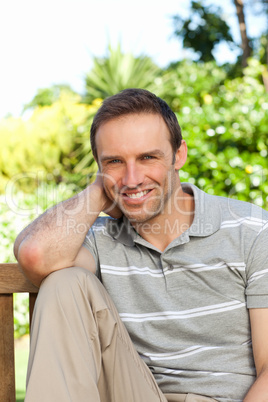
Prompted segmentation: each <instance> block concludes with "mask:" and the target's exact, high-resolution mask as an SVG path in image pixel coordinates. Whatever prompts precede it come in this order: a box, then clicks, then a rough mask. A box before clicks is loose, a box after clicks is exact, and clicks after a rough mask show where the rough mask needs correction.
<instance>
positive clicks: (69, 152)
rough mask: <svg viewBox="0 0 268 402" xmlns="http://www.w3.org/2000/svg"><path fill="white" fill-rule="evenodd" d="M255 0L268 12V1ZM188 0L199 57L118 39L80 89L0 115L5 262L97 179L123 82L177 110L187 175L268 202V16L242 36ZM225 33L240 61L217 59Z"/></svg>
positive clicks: (193, 48) (18, 303)
mask: <svg viewBox="0 0 268 402" xmlns="http://www.w3.org/2000/svg"><path fill="white" fill-rule="evenodd" d="M256 2H258V4H259V6H260V8H259V9H261V10H262V13H265V14H266V15H267V16H268V1H267V0H262V1H261V0H260V1H257V0H256V1H255V3H256ZM233 3H234V5H235V6H236V9H235V10H236V15H235V17H236V18H237V24H238V26H242V25H241V21H242V23H243V18H244V24H245V26H246V27H247V25H246V20H245V15H244V9H243V5H244V4H243V2H240V8H239V7H238V2H237V1H234V2H233ZM241 4H242V8H241ZM246 4H247V6H248V5H249V4H250V1H249V0H248V2H247V3H246ZM189 7H190V17H189V18H188V17H184V18H183V17H182V16H181V15H173V16H171V18H170V24H171V25H172V27H173V35H174V37H175V38H178V39H180V40H181V41H182V44H183V47H184V48H185V49H188V50H190V52H191V53H190V54H191V55H192V57H188V58H187V59H182V60H178V61H177V62H173V63H171V64H169V65H167V66H166V67H165V68H163V67H160V66H159V65H157V64H156V63H155V61H154V60H153V59H152V58H150V57H149V56H146V55H144V54H141V55H140V56H137V55H134V54H132V53H129V52H128V53H126V52H124V51H123V50H122V47H121V45H120V44H118V45H116V46H112V45H111V44H110V45H109V46H108V48H107V52H106V55H105V56H103V57H99V56H98V57H97V56H96V57H94V55H93V56H92V67H91V68H90V69H89V71H88V73H87V74H86V75H85V77H84V89H83V91H82V92H81V93H77V91H74V90H73V89H72V88H71V87H70V86H69V85H66V84H64V85H63V84H61V83H59V84H55V85H52V86H50V87H48V88H40V89H39V90H38V91H37V93H36V95H35V96H34V97H33V99H32V100H31V102H29V103H28V104H25V106H24V111H23V113H22V115H21V116H20V117H13V116H12V115H9V116H7V117H5V118H2V119H0V210H1V214H0V255H1V262H11V261H14V256H13V251H12V245H13V242H14V240H15V237H16V235H17V234H18V232H19V231H20V230H21V229H23V227H25V226H26V225H27V224H28V223H29V222H30V221H31V220H33V219H34V218H35V217H37V216H38V215H39V214H41V213H42V212H43V211H44V210H45V209H47V208H48V207H50V206H52V205H54V204H56V203H58V202H60V201H62V200H64V199H66V198H68V197H70V196H72V195H73V194H75V193H76V192H78V191H80V190H81V189H83V188H85V186H87V185H88V184H89V183H90V182H91V181H92V180H93V179H94V174H95V173H96V171H97V165H96V162H95V161H94V159H93V156H92V153H91V148H90V141H89V131H90V125H91V122H92V119H93V117H94V115H95V113H96V112H97V110H98V108H99V106H100V105H101V103H102V101H103V99H105V98H106V97H108V96H110V95H113V94H115V93H117V92H118V91H120V90H122V89H124V88H130V87H139V88H146V89H148V90H150V91H152V92H154V93H155V94H156V95H158V96H160V97H161V98H163V99H164V100H166V102H167V103H168V104H169V105H170V107H171V108H172V109H173V110H174V112H175V113H176V115H177V118H178V121H179V123H180V125H181V128H182V134H183V138H184V139H185V140H186V142H187V145H188V151H189V154H188V155H189V156H188V162H187V163H186V165H185V166H184V168H183V170H181V171H180V176H181V179H182V181H188V182H191V183H194V184H196V185H197V186H198V187H200V188H201V189H203V190H204V191H206V192H208V193H210V194H215V195H221V196H227V197H232V198H237V199H240V200H244V201H248V202H251V203H254V204H256V205H259V206H261V207H263V208H265V209H268V163H267V160H268V158H267V154H268V72H267V59H268V55H267V54H268V52H267V46H268V45H267V43H268V41H267V33H268V24H267V26H264V29H263V31H262V32H261V34H260V35H259V36H258V37H254V38H253V37H249V36H248V35H247V31H246V30H244V31H243V32H242V30H241V40H240V43H238V44H237V43H236V41H234V39H233V37H232V34H231V30H230V27H229V25H228V23H227V22H226V20H224V19H223V17H222V11H221V9H219V8H215V7H214V8H213V7H211V6H208V5H207V3H206V2H201V1H191V2H190V3H189ZM256 21H258V16H256ZM222 42H224V43H225V44H226V46H229V48H230V50H233V51H237V49H238V48H239V47H241V50H240V52H238V57H237V59H236V60H235V62H232V63H225V64H221V65H220V64H219V63H218V62H217V60H216V59H215V57H214V54H215V53H214V50H215V47H216V46H217V45H218V44H219V43H222ZM14 297H15V323H14V325H15V336H16V338H18V339H20V338H21V337H23V336H25V335H26V336H27V334H28V333H29V324H28V320H27V311H28V306H27V301H26V296H25V295H15V296H14ZM27 353H28V351H27V345H26V347H24V348H18V352H17V373H18V378H19V379H18V384H17V392H18V394H17V400H18V401H19V400H21V401H22V400H23V398H24V390H25V365H26V360H27Z"/></svg>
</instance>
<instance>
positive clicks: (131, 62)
mask: <svg viewBox="0 0 268 402" xmlns="http://www.w3.org/2000/svg"><path fill="white" fill-rule="evenodd" d="M93 63H94V65H93V68H92V69H91V71H90V72H89V73H88V74H87V76H86V94H85V97H84V101H85V102H86V103H91V102H92V101H93V100H94V99H96V98H100V99H105V98H107V97H108V96H111V95H114V94H116V93H118V92H120V91H122V90H123V89H125V88H146V89H148V90H149V91H152V92H155V90H156V87H157V81H156V78H157V76H158V75H159V74H160V69H159V68H158V67H157V66H156V65H155V64H154V63H153V62H152V60H151V59H150V58H149V57H147V56H140V57H134V56H133V55H132V54H131V53H123V52H122V50H121V47H120V45H118V46H117V48H115V49H113V48H112V47H111V46H109V47H108V55H107V57H104V58H98V57H95V58H94V60H93Z"/></svg>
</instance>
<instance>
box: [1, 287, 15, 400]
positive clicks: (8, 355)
mask: <svg viewBox="0 0 268 402" xmlns="http://www.w3.org/2000/svg"><path fill="white" fill-rule="evenodd" d="M14 379H15V362H14V326H13V294H0V401H3V402H15V381H14Z"/></svg>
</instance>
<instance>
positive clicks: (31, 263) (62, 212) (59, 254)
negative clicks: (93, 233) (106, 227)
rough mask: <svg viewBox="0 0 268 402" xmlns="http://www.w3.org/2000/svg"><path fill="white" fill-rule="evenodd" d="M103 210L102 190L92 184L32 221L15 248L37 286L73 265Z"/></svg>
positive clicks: (20, 235)
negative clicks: (45, 278)
mask: <svg viewBox="0 0 268 402" xmlns="http://www.w3.org/2000/svg"><path fill="white" fill-rule="evenodd" d="M102 208H103V196H102V193H101V190H100V189H99V188H98V186H94V185H91V186H89V187H88V188H86V189H85V190H84V191H82V192H81V193H79V194H78V195H76V196H74V197H72V198H70V199H69V200H66V201H64V202H62V203H60V204H58V205H56V206H55V207H53V208H51V209H49V210H47V211H46V212H45V213H44V214H43V215H41V216H40V217H39V218H37V219H36V220H35V221H34V222H32V223H31V224H30V225H29V226H28V227H27V228H26V229H24V230H23V231H22V232H21V233H20V234H19V235H18V237H17V239H16V241H15V245H14V254H15V256H16V258H17V260H18V261H19V263H20V265H21V267H22V268H23V270H24V272H25V274H26V275H27V276H28V277H29V278H30V279H31V280H32V281H33V282H35V283H36V282H39V281H40V280H42V278H44V277H45V276H47V275H48V274H49V273H50V272H52V271H55V270H57V269H61V268H65V267H69V266H71V265H72V264H73V262H74V260H75V257H76V256H77V253H78V251H79V249H80V248H81V246H82V244H83V241H84V239H85V236H86V233H87V231H88V230H89V228H90V227H91V226H92V224H93V223H94V222H95V220H96V218H97V217H98V215H99V213H100V212H101V210H102Z"/></svg>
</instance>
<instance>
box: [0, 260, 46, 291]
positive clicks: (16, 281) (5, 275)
mask: <svg viewBox="0 0 268 402" xmlns="http://www.w3.org/2000/svg"><path fill="white" fill-rule="evenodd" d="M21 292H30V293H37V292H38V288H37V287H36V286H34V285H33V284H32V283H31V282H30V281H29V280H28V279H27V278H26V277H25V276H24V275H23V273H22V271H21V270H20V268H19V264H16V263H14V264H0V293H21Z"/></svg>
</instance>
